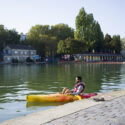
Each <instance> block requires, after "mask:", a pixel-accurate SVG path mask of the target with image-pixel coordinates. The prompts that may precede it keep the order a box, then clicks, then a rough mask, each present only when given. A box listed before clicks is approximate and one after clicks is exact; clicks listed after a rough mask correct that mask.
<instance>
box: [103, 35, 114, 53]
mask: <svg viewBox="0 0 125 125" xmlns="http://www.w3.org/2000/svg"><path fill="white" fill-rule="evenodd" d="M111 41H112V38H111V36H110V35H109V34H106V35H105V38H104V42H103V50H104V52H111V51H112V48H111Z"/></svg>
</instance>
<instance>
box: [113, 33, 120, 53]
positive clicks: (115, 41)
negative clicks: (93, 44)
mask: <svg viewBox="0 0 125 125" xmlns="http://www.w3.org/2000/svg"><path fill="white" fill-rule="evenodd" d="M111 48H112V50H113V51H114V53H120V51H121V40H120V36H119V35H114V36H113V37H112V40H111Z"/></svg>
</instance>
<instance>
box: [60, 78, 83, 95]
mask: <svg viewBox="0 0 125 125" xmlns="http://www.w3.org/2000/svg"><path fill="white" fill-rule="evenodd" d="M84 90H85V84H84V83H83V82H82V77H80V76H77V77H76V85H75V86H74V89H72V90H69V89H67V88H64V89H63V90H62V94H67V95H80V94H82V93H83V92H84Z"/></svg>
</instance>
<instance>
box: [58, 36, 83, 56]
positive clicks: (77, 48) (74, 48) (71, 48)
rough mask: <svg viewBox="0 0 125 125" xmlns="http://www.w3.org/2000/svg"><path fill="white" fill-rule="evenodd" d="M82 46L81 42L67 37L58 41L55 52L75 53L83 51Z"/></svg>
mask: <svg viewBox="0 0 125 125" xmlns="http://www.w3.org/2000/svg"><path fill="white" fill-rule="evenodd" d="M84 47H85V46H84V44H83V42H81V41H78V40H74V39H71V38H67V39H66V40H60V41H59V43H58V50H57V53H59V54H70V55H72V54H77V53H81V52H83V50H84Z"/></svg>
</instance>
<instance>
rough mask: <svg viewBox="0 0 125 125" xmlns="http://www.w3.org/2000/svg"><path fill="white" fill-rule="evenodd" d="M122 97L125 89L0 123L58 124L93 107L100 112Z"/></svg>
mask: <svg viewBox="0 0 125 125" xmlns="http://www.w3.org/2000/svg"><path fill="white" fill-rule="evenodd" d="M122 97H125V89H123V90H119V91H112V92H107V93H99V94H98V95H97V96H94V97H92V98H90V99H83V100H79V101H75V102H72V103H67V104H64V105H61V106H57V107H55V108H52V109H48V110H45V111H41V112H37V113H32V114H29V115H26V116H22V117H18V118H15V119H11V120H7V121H5V122H0V125H22V124H23V125H27V124H30V125H42V124H50V125H51V122H55V124H56V123H58V122H59V119H63V118H66V117H67V116H68V115H69V116H70V115H72V114H73V113H79V112H80V111H85V110H86V109H90V108H92V107H94V108H95V109H96V111H98V106H100V105H101V104H102V105H103V104H104V103H106V104H107V103H109V102H112V101H114V100H115V99H122ZM93 98H104V99H105V101H98V102H96V101H94V100H93ZM111 108H112V107H111ZM97 113H98V112H97ZM109 114H110V112H109ZM69 120H72V118H70V119H69ZM61 122H63V121H61Z"/></svg>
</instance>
